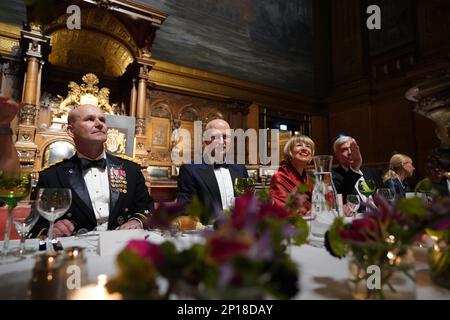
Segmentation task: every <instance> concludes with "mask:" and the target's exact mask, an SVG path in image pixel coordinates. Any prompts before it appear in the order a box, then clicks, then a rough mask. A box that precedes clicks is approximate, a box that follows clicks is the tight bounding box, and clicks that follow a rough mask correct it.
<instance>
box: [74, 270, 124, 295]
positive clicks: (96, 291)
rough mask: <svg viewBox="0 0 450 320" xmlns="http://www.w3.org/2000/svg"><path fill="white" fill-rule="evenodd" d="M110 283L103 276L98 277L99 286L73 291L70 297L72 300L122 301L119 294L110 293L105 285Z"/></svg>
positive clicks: (89, 286) (93, 285)
mask: <svg viewBox="0 0 450 320" xmlns="http://www.w3.org/2000/svg"><path fill="white" fill-rule="evenodd" d="M107 282H108V277H107V276H106V275H105V274H101V275H99V276H98V277H97V284H96V285H95V284H91V285H88V286H84V287H82V288H80V289H78V290H75V291H73V293H72V294H71V295H70V299H71V300H120V299H122V295H121V294H119V293H112V294H111V293H109V292H108V290H106V288H105V285H106V283H107Z"/></svg>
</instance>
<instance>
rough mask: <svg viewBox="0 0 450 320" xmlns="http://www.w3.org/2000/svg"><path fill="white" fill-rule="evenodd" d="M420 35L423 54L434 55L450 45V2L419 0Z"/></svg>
mask: <svg viewBox="0 0 450 320" xmlns="http://www.w3.org/2000/svg"><path fill="white" fill-rule="evenodd" d="M417 12H418V17H417V19H418V33H419V45H420V51H421V53H422V54H428V53H434V52H436V51H439V50H441V49H442V48H444V47H446V46H449V45H450V37H449V34H450V2H449V1H448V0H432V1H430V0H418V1H417Z"/></svg>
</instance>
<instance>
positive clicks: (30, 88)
mask: <svg viewBox="0 0 450 320" xmlns="http://www.w3.org/2000/svg"><path fill="white" fill-rule="evenodd" d="M38 74H39V60H38V59H37V58H35V57H30V58H28V61H27V77H26V80H25V85H24V87H25V88H24V89H25V90H24V96H23V99H22V100H23V102H25V103H28V104H32V105H36V98H37V97H36V91H37V87H38V86H37V82H38Z"/></svg>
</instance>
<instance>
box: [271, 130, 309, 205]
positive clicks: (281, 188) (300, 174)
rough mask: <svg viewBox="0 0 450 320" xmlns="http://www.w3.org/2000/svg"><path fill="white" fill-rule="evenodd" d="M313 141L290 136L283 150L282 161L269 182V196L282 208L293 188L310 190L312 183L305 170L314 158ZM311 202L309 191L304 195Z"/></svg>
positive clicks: (304, 137)
mask: <svg viewBox="0 0 450 320" xmlns="http://www.w3.org/2000/svg"><path fill="white" fill-rule="evenodd" d="M314 147H315V146H314V141H312V139H311V138H310V137H307V136H303V135H295V136H292V137H291V138H290V139H289V141H288V142H287V143H286V145H285V146H284V149H283V161H282V162H281V165H280V167H279V169H278V171H277V172H276V173H275V174H274V175H273V176H272V179H271V180H270V190H269V193H270V196H271V197H272V199H273V201H274V202H275V203H276V204H278V205H280V206H283V205H284V204H285V203H286V202H287V200H288V195H289V193H291V192H292V190H293V189H294V188H295V187H298V186H300V185H303V184H306V185H308V186H309V187H310V188H309V189H310V190H312V187H313V182H312V181H311V179H310V177H309V176H308V174H307V172H306V170H305V168H306V166H307V165H308V163H310V162H311V160H312V158H313V156H314ZM306 194H307V195H308V201H311V191H309V192H307V193H306Z"/></svg>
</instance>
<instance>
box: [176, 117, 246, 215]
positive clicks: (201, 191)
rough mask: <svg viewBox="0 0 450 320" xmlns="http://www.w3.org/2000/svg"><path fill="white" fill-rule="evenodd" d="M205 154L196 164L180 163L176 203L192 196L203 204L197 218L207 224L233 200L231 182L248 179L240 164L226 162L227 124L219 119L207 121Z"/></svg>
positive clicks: (233, 192) (185, 201) (185, 200)
mask: <svg viewBox="0 0 450 320" xmlns="http://www.w3.org/2000/svg"><path fill="white" fill-rule="evenodd" d="M205 129H206V134H205V136H206V137H208V139H206V141H204V142H205V145H206V147H205V151H207V152H205V157H204V161H203V163H200V164H183V165H182V166H181V167H180V173H179V180H178V196H177V201H178V203H182V204H183V205H186V204H188V203H190V202H191V201H192V199H193V197H194V196H196V197H198V199H199V200H200V201H201V203H202V204H203V206H204V212H203V215H202V217H201V218H200V221H201V222H202V223H203V224H209V223H211V221H212V220H214V219H215V218H216V217H217V214H220V212H222V211H223V210H227V209H229V208H230V207H231V206H232V205H233V202H234V197H235V190H234V181H235V179H236V178H248V173H247V169H246V168H245V165H243V164H230V163H226V161H225V159H226V154H227V152H229V147H230V142H231V140H230V139H231V135H230V133H231V129H230V125H229V124H228V123H227V122H226V121H225V120H222V119H215V120H212V121H210V122H209V123H208V124H207V125H206V127H205Z"/></svg>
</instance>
